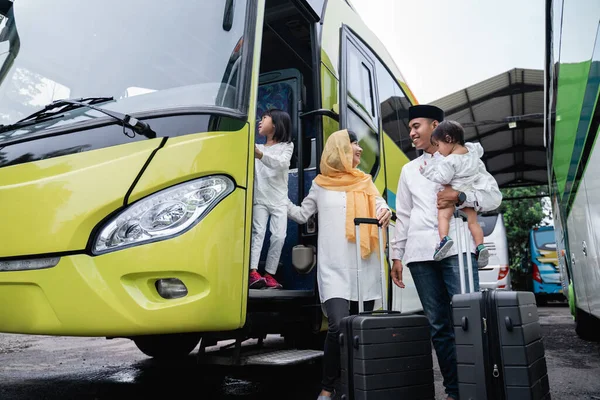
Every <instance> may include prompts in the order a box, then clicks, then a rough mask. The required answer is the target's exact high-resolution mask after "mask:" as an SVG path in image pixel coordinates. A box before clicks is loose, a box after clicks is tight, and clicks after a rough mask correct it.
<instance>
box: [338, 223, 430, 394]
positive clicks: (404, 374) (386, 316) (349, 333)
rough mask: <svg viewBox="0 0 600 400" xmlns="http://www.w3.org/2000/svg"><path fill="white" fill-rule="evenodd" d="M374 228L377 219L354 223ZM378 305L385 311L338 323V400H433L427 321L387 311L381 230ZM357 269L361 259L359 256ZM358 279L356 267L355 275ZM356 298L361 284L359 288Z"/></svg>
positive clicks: (361, 315)
mask: <svg viewBox="0 0 600 400" xmlns="http://www.w3.org/2000/svg"><path fill="white" fill-rule="evenodd" d="M362 223H368V224H378V221H377V220H376V219H366V218H356V219H355V226H356V227H357V229H356V242H357V243H359V242H360V238H359V232H358V226H359V225H360V224H362ZM379 246H380V248H379V250H380V252H379V254H380V260H381V266H380V269H381V279H382V281H381V283H382V292H383V296H382V303H383V310H384V311H373V312H366V313H365V312H363V307H362V303H361V302H360V301H359V310H360V311H361V312H360V313H359V315H351V316H349V317H346V318H344V319H343V320H342V322H341V326H340V330H341V334H340V346H341V365H342V376H341V392H342V394H341V399H344V400H389V399H414V400H417V399H434V398H435V386H434V380H433V356H432V348H431V336H430V328H429V321H428V320H427V317H425V316H424V315H402V314H400V313H399V312H394V311H386V310H387V299H386V294H387V285H386V282H387V274H386V272H387V268H385V261H384V260H385V259H384V254H383V240H382V229H381V227H379ZM357 259H358V260H359V263H360V260H361V258H360V254H357ZM359 274H360V265H359V268H358V271H357V275H359ZM357 287H358V288H359V289H358V298H359V299H361V296H360V280H359V282H358V286H357Z"/></svg>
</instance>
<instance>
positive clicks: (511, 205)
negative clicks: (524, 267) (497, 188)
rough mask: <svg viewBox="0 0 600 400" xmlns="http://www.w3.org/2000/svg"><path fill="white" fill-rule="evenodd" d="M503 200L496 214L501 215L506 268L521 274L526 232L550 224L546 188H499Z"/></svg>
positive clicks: (526, 238) (526, 242)
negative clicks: (506, 250)
mask: <svg viewBox="0 0 600 400" xmlns="http://www.w3.org/2000/svg"><path fill="white" fill-rule="evenodd" d="M502 195H503V198H504V200H503V201H502V205H501V206H500V209H499V211H500V212H501V213H503V214H504V223H505V225H506V236H507V240H508V254H509V262H510V268H511V269H512V270H514V271H519V272H520V271H521V264H522V261H523V257H524V256H525V253H526V251H527V245H528V243H529V231H530V230H531V229H532V228H535V227H537V226H540V225H548V224H550V223H551V221H552V220H551V218H550V215H549V214H550V211H549V208H548V204H549V201H547V200H546V198H545V197H543V196H544V195H546V196H547V195H548V191H547V188H545V187H543V188H540V187H537V186H530V187H521V188H511V189H502Z"/></svg>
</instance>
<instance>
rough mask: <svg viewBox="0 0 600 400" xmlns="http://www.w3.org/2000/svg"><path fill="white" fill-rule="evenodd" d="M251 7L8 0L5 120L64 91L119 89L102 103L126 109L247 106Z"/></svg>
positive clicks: (1, 115) (0, 23)
mask: <svg viewBox="0 0 600 400" xmlns="http://www.w3.org/2000/svg"><path fill="white" fill-rule="evenodd" d="M245 14H246V1H245V0H241V1H240V0H238V1H235V2H230V1H213V0H200V1H199V0H178V1H176V2H165V1H162V0H127V1H122V0H103V1H82V0H52V1H48V0H15V1H14V2H13V1H10V0H0V124H2V125H9V124H13V123H14V122H16V121H18V120H20V119H22V118H24V117H25V116H27V115H29V114H31V113H33V112H35V111H37V110H39V109H40V108H42V107H43V106H44V105H47V104H48V103H51V102H52V101H54V100H59V99H66V98H89V97H113V98H114V99H115V100H114V101H112V102H110V103H107V104H106V105H103V106H102V107H103V108H106V109H113V110H115V111H120V112H123V113H135V112H152V111H160V110H164V109H173V108H182V107H200V106H218V107H224V108H228V109H232V110H243V108H244V106H243V105H242V104H243V102H241V101H240V99H239V98H238V87H237V86H238V80H239V79H238V78H239V75H240V73H238V71H240V69H241V62H242V57H241V55H242V43H243V40H242V39H243V35H244V29H245V21H246V15H245ZM96 117H102V114H99V113H97V112H96V111H93V110H89V109H88V110H84V109H82V110H80V111H79V112H78V113H73V115H72V116H68V117H65V118H62V119H61V120H60V121H59V123H60V124H61V125H64V124H68V123H72V122H79V121H82V120H89V119H91V118H96ZM10 134H11V132H6V133H2V134H0V141H1V140H2V137H1V136H4V139H6V136H7V135H10Z"/></svg>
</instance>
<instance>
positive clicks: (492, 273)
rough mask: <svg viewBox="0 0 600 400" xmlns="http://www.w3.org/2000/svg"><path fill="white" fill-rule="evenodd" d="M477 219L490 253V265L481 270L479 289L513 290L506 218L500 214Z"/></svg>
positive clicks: (480, 216)
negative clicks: (505, 225) (505, 224)
mask: <svg viewBox="0 0 600 400" xmlns="http://www.w3.org/2000/svg"><path fill="white" fill-rule="evenodd" d="M477 219H478V221H479V224H480V225H481V228H482V229H483V236H484V239H483V241H484V244H485V245H486V247H487V248H488V249H489V251H490V261H489V263H488V265H487V266H486V267H484V268H482V269H480V270H479V287H480V289H506V290H511V284H510V267H509V263H508V240H507V238H506V228H505V227H504V217H503V216H502V214H499V213H484V214H480V215H479V216H478V217H477Z"/></svg>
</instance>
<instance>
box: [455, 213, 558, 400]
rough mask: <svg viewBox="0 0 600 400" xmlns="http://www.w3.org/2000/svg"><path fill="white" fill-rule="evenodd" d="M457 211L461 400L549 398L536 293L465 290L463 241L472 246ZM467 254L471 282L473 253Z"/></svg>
mask: <svg viewBox="0 0 600 400" xmlns="http://www.w3.org/2000/svg"><path fill="white" fill-rule="evenodd" d="M455 216H456V217H457V218H455V227H456V237H457V239H458V240H456V243H457V245H458V246H459V248H458V253H459V255H461V256H460V257H459V267H460V268H461V272H462V273H461V292H462V294H457V295H455V296H454V297H453V298H452V311H453V322H454V335H455V341H456V360H457V364H458V390H459V396H460V399H461V400H517V399H518V400H541V399H550V386H549V382H548V371H547V369H546V358H545V356H544V344H543V341H542V332H541V327H540V323H539V318H538V313H537V306H536V302H535V297H534V295H533V293H531V292H520V291H506V290H483V291H481V292H477V293H465V282H464V270H463V266H462V264H463V262H462V255H463V254H464V252H463V250H462V248H461V246H462V244H463V243H464V244H465V248H467V247H468V246H466V244H467V243H468V242H467V240H468V235H467V232H466V229H465V220H466V217H465V216H464V214H463V213H460V214H458V213H455ZM465 258H466V259H467V273H468V274H469V276H470V277H471V279H470V281H471V282H472V270H473V266H472V263H471V257H465ZM469 287H470V288H472V287H473V285H470V286H469Z"/></svg>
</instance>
